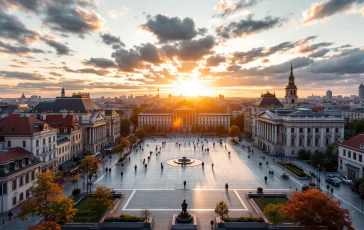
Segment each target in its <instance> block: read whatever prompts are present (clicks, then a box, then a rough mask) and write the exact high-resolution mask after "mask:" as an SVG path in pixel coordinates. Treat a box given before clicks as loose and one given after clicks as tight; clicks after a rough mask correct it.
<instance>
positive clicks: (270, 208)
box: [263, 204, 284, 228]
mask: <svg viewBox="0 0 364 230" xmlns="http://www.w3.org/2000/svg"><path fill="white" fill-rule="evenodd" d="M281 206H282V205H281V204H267V206H265V208H264V211H263V212H264V215H265V216H266V217H267V218H268V219H269V220H270V222H272V224H273V227H274V228H275V227H277V224H280V223H282V222H283V218H284V215H283V212H282V210H281Z"/></svg>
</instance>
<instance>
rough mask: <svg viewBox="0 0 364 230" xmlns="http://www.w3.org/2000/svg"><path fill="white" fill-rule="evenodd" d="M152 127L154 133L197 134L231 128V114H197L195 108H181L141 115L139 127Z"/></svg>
mask: <svg viewBox="0 0 364 230" xmlns="http://www.w3.org/2000/svg"><path fill="white" fill-rule="evenodd" d="M144 126H146V127H152V128H153V129H154V130H153V131H156V132H158V131H164V132H171V131H174V132H195V131H212V130H215V129H216V128H217V127H219V126H221V127H223V128H224V129H226V130H228V129H229V128H230V114H229V113H197V112H196V109H195V108H192V107H188V106H181V107H179V108H175V109H173V111H172V112H164V113H159V112H153V113H145V112H142V113H139V115H138V127H144Z"/></svg>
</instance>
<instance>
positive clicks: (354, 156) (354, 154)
mask: <svg viewBox="0 0 364 230" xmlns="http://www.w3.org/2000/svg"><path fill="white" fill-rule="evenodd" d="M353 159H354V160H356V153H354V152H353Z"/></svg>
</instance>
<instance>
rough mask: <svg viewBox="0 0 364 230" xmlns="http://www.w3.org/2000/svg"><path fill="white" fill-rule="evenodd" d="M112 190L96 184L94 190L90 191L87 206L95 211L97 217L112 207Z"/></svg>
mask: <svg viewBox="0 0 364 230" xmlns="http://www.w3.org/2000/svg"><path fill="white" fill-rule="evenodd" d="M111 198H112V190H111V189H110V188H106V187H104V186H98V187H97V188H96V191H95V192H94V193H92V197H91V199H92V201H91V202H89V208H90V209H91V210H92V211H94V212H96V213H97V215H98V217H99V218H100V217H101V215H102V214H103V213H104V212H105V211H106V210H108V209H110V208H111V207H112V204H113V201H112V199H111Z"/></svg>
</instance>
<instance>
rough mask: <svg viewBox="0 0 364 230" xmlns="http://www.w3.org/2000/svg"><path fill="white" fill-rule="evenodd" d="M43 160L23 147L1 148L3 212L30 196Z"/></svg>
mask: <svg viewBox="0 0 364 230" xmlns="http://www.w3.org/2000/svg"><path fill="white" fill-rule="evenodd" d="M40 167H41V162H40V161H39V160H38V159H37V158H35V157H34V156H33V154H32V153H31V152H29V151H27V150H25V149H23V148H18V147H17V148H11V149H3V150H0V186H1V188H2V189H0V195H1V212H2V213H4V212H7V211H9V210H10V209H12V208H14V207H16V206H18V204H19V202H21V201H24V200H26V199H27V198H29V195H30V193H29V189H30V187H32V186H33V182H34V180H35V174H36V173H38V172H39V171H40Z"/></svg>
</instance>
